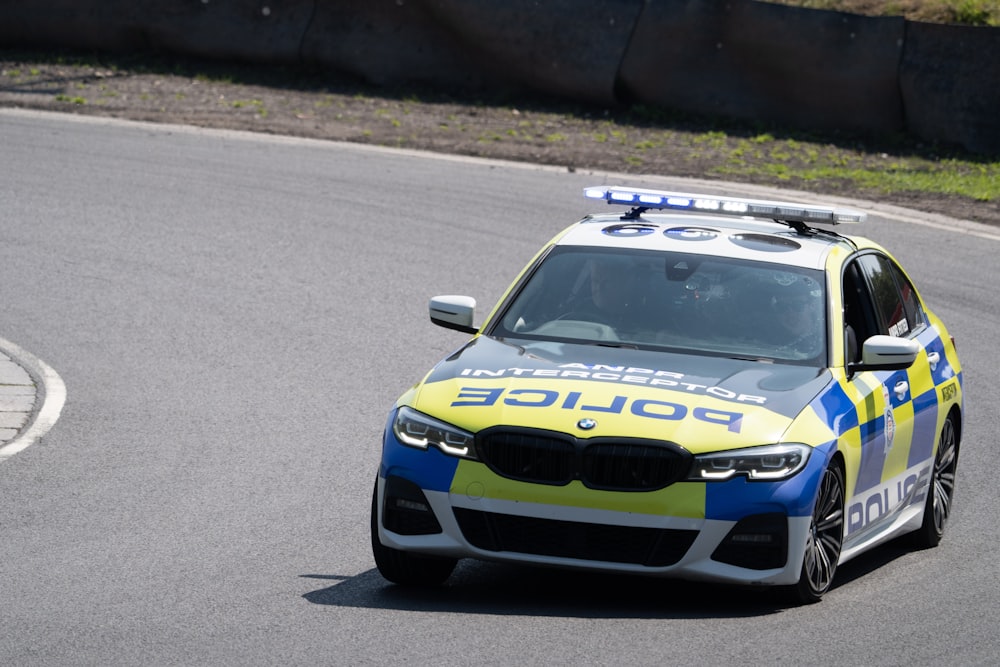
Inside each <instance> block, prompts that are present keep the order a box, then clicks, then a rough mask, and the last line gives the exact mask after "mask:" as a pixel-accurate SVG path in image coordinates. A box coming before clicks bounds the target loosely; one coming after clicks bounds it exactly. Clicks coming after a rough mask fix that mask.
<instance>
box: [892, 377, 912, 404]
mask: <svg viewBox="0 0 1000 667" xmlns="http://www.w3.org/2000/svg"><path fill="white" fill-rule="evenodd" d="M909 390H910V383H909V382H907V381H906V380H900V381H899V382H897V383H896V386H895V387H893V388H892V391H893V392H894V393H895V394H896V400H898V401H901V400H903V399H904V398H906V392H908V391H909Z"/></svg>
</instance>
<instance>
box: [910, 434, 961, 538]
mask: <svg viewBox="0 0 1000 667" xmlns="http://www.w3.org/2000/svg"><path fill="white" fill-rule="evenodd" d="M957 467H958V432H957V431H956V429H955V423H954V422H953V421H952V418H951V415H949V416H948V417H947V419H945V420H944V426H942V427H941V439H940V441H939V442H938V450H937V454H936V455H935V456H934V470H933V472H932V473H931V483H930V488H929V489H928V490H927V502H926V504H925V505H924V521H923V523H922V524H921V526H920V529H919V530H917V531H916V532H915V533H914V534H913V541H914V543H915V546H917V547H919V548H923V549H927V548H930V547H936V546H937V545H938V544H939V543H940V542H941V537H942V536H943V535H944V529H945V526H946V525H947V524H948V518H949V517H950V516H951V503H952V500H953V499H954V498H955V470H956V468H957Z"/></svg>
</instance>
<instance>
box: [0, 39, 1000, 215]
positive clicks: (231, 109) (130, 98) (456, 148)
mask: <svg viewBox="0 0 1000 667" xmlns="http://www.w3.org/2000/svg"><path fill="white" fill-rule="evenodd" d="M0 106H2V107H20V108H30V109H42V110H49V111H60V112H69V113H76V114H88V115H99V116H110V117H115V118H125V119H133V120H144V121H153V122H162V123H179V124H188V125H196V126H202V127H213V128H228V129H236V130H249V131H254V132H266V133H272V134H283V135H293V136H300V137H310V138H316V139H328V140H338V141H350V142H357V143H365V144H376V145H381V146H393V147H403V148H411V149H423V150H430V151H438V152H447V153H454V154H462V155H472V156H481V157H488V158H500V159H506V160H515V161H531V162H536V163H543V164H548V165H557V166H563V167H565V168H566V169H568V170H576V169H593V170H599V171H609V172H617V173H635V174H658V175H665V176H683V177H693V178H703V179H710V180H729V181H737V182H748V183H755V184H760V185H773V186H778V187H784V188H791V189H798V190H806V191H810V192H816V193H820V194H831V195H837V196H846V197H857V198H861V199H866V200H873V201H882V202H887V203H893V204H897V205H901V206H906V207H908V208H914V209H920V210H924V211H928V212H935V213H942V214H945V215H948V216H951V217H956V218H961V219H966V220H975V221H979V222H984V223H988V224H993V225H998V226H1000V198H998V197H994V199H993V200H992V201H978V200H976V199H973V198H971V197H964V196H957V195H946V194H936V193H927V192H914V191H896V192H889V193H887V192H882V191H879V190H877V189H873V188H869V187H864V186H862V185H859V184H858V183H857V182H855V181H852V180H848V179H846V178H843V177H842V175H843V174H844V173H845V172H846V170H848V169H862V170H863V169H876V170H877V169H898V165H899V163H900V162H901V161H907V163H908V164H913V163H914V161H915V162H916V163H917V164H918V165H919V164H920V163H926V164H927V165H928V169H930V168H931V167H930V166H929V165H932V164H933V163H934V162H935V161H937V160H939V159H944V158H947V157H948V155H945V154H943V153H940V152H938V151H935V150H934V149H933V148H932V147H926V146H921V145H920V144H916V143H913V142H907V141H905V140H904V141H901V140H899V139H898V138H895V139H894V140H893V141H891V142H888V143H886V144H885V145H876V144H874V143H872V142H870V141H862V140H859V139H857V138H849V137H840V138H838V137H833V138H830V137H824V138H815V137H811V136H808V135H802V134H796V133H782V132H779V131H775V130H774V129H769V128H760V127H750V126H743V127H740V126H736V125H733V124H732V123H724V122H722V121H711V120H708V121H706V120H704V119H691V118H684V117H673V116H670V115H668V114H664V113H662V112H654V111H652V110H644V109H635V108H633V109H594V108H590V109H585V108H580V107H575V106H569V105H566V104H565V103H561V102H559V101H553V100H540V99H531V100H529V99H492V100H483V99H470V98H468V97H467V96H466V97H463V98H458V97H450V96H447V95H444V94H441V93H440V92H429V91H418V90H414V91H405V92H398V91H387V90H384V89H377V88H373V87H370V86H366V85H363V84H360V83H358V82H356V81H349V80H343V79H337V78H336V77H333V76H331V75H330V74H328V73H316V72H313V73H309V72H303V71H300V70H288V69H283V68H267V67H249V66H226V65H216V64H206V63H179V62H164V61H162V60H156V61H152V60H149V59H142V60H140V59H131V60H130V59H117V60H106V59H102V60H95V59H90V60H87V61H80V60H78V59H68V58H65V57H56V56H51V55H46V56H39V55H22V54H12V53H8V52H3V51H0ZM962 157H963V158H964V159H969V156H962ZM823 164H827V165H830V166H831V167H835V168H836V169H837V170H838V171H835V172H833V173H835V174H840V176H838V175H834V176H830V177H819V178H816V177H812V178H810V179H809V180H806V179H804V178H802V177H801V176H800V175H799V174H801V173H804V172H805V170H806V168H807V167H808V168H811V169H812V173H815V172H816V170H815V169H814V168H815V167H816V166H817V165H823ZM918 168H919V166H918Z"/></svg>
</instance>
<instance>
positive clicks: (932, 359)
mask: <svg viewBox="0 0 1000 667" xmlns="http://www.w3.org/2000/svg"><path fill="white" fill-rule="evenodd" d="M940 362H941V355H940V354H938V353H937V352H930V353H928V354H927V363H929V364H930V365H931V370H932V371H934V370H937V365H938V363H940Z"/></svg>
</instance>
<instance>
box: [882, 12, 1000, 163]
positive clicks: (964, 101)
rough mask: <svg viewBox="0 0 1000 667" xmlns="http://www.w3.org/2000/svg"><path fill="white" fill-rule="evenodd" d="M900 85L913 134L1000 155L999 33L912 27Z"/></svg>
mask: <svg viewBox="0 0 1000 667" xmlns="http://www.w3.org/2000/svg"><path fill="white" fill-rule="evenodd" d="M899 82H900V88H901V90H902V94H903V100H904V104H905V107H906V126H907V129H908V130H910V132H912V133H913V134H915V135H917V136H919V137H924V138H926V139H931V140H934V141H944V142H948V143H953V144H957V145H960V146H965V147H966V148H969V149H971V150H974V151H976V152H980V153H991V154H994V155H1000V30H997V29H996V28H972V27H964V26H949V25H935V24H930V23H910V24H908V25H907V30H906V47H905V49H904V50H903V62H902V65H901V67H900V72H899Z"/></svg>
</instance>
